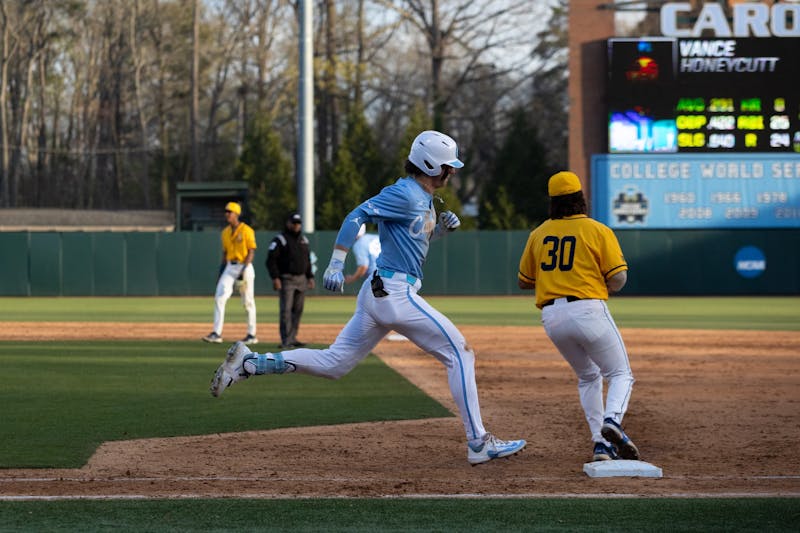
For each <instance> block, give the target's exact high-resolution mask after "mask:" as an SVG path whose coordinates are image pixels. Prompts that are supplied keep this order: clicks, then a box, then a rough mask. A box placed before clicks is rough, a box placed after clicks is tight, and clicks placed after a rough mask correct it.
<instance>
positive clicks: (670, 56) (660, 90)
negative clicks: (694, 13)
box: [607, 37, 800, 154]
mask: <svg viewBox="0 0 800 533" xmlns="http://www.w3.org/2000/svg"><path fill="white" fill-rule="evenodd" d="M608 77H609V79H608V90H607V98H608V152H609V153H611V154H614V153H620V154H624V153H633V154H635V153H651V154H652V153H709V152H718V153H756V152H759V153H763V152H797V153H800V39H798V38H775V37H767V38H711V39H707V38H686V39H684V38H670V37H642V38H636V39H609V40H608Z"/></svg>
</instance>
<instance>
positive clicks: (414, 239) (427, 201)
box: [211, 131, 526, 465]
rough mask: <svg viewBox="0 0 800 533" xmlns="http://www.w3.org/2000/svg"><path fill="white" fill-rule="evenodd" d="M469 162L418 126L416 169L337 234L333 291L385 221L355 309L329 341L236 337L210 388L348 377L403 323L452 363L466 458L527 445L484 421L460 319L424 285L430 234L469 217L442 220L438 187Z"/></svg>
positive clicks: (478, 459)
mask: <svg viewBox="0 0 800 533" xmlns="http://www.w3.org/2000/svg"><path fill="white" fill-rule="evenodd" d="M462 166H463V163H462V162H461V161H460V160H459V159H458V146H457V145H456V142H455V141H454V140H453V139H451V138H450V137H449V136H447V135H444V134H442V133H439V132H436V131H424V132H422V133H420V134H419V135H418V136H417V137H416V139H414V142H413V144H412V146H411V151H410V153H409V156H408V161H407V162H406V165H405V170H406V172H408V176H407V177H404V178H400V179H398V180H397V182H395V183H394V184H393V185H390V186H388V187H385V188H384V189H383V190H382V191H381V192H380V193H379V194H378V195H376V196H374V197H372V198H370V199H368V200H366V201H365V202H363V203H362V204H361V205H359V206H358V207H356V208H355V209H354V210H353V211H351V212H350V213H349V214H348V215H347V216H346V217H345V220H344V222H343V223H342V226H341V228H340V230H339V234H338V235H337V237H336V243H335V246H334V250H333V254H332V256H331V260H330V263H329V265H328V268H327V269H326V270H325V274H324V276H323V283H324V286H325V288H326V289H328V290H331V291H334V292H340V291H342V290H343V287H344V275H343V273H342V270H343V269H344V262H345V258H346V257H347V252H348V250H349V249H350V248H351V247H352V246H353V243H354V242H355V240H356V235H357V233H358V231H359V229H360V228H361V226H362V224H364V223H365V222H372V223H376V224H377V225H378V235H379V237H380V241H381V254H380V256H379V257H378V261H377V269H376V270H375V271H374V272H373V273H372V276H371V277H370V278H369V279H367V280H365V281H364V283H363V284H362V286H361V290H360V291H359V294H358V298H357V304H356V310H355V313H354V314H353V317H352V318H351V319H350V321H349V322H348V323H347V325H346V326H345V327H344V329H343V330H342V331H341V333H339V336H338V337H337V338H336V340H335V341H334V343H333V344H332V345H331V346H330V347H328V348H326V349H323V350H311V349H304V348H301V349H296V350H291V351H284V352H278V353H274V354H273V353H264V354H259V353H252V352H250V350H249V349H248V348H247V347H246V346H245V345H244V344H242V343H236V344H234V345H233V346H231V348H230V349H229V350H228V354H227V357H226V359H225V361H223V363H222V364H221V365H220V367H219V368H218V369H217V371H216V373H215V375H214V379H213V380H212V382H211V393H212V394H213V395H214V396H219V395H220V394H221V393H222V392H223V391H224V390H225V389H226V388H228V387H230V386H231V385H233V384H234V383H237V382H239V381H241V380H244V379H247V378H249V377H250V376H253V375H261V374H283V373H287V372H299V373H303V374H310V375H314V376H321V377H326V378H330V379H337V378H340V377H342V376H344V375H345V374H347V373H348V372H350V371H351V370H352V369H353V368H354V367H355V366H356V365H357V364H358V362H359V361H361V360H362V359H364V357H366V356H367V354H369V352H370V351H371V350H372V349H373V348H374V347H375V345H376V344H377V343H378V341H380V339H382V338H383V337H384V335H386V334H387V333H388V332H389V331H391V330H396V331H397V332H398V333H400V334H402V335H405V336H406V337H408V338H409V339H410V340H411V341H413V342H414V343H415V344H416V345H417V346H419V347H420V348H422V349H423V350H425V351H426V352H428V353H430V354H431V355H433V356H434V357H436V358H437V359H438V360H439V361H441V363H442V364H444V366H445V368H446V369H447V377H448V383H449V385H450V392H451V394H452V395H453V399H454V400H455V403H456V405H457V406H458V410H459V413H460V415H461V420H462V422H463V425H464V430H465V432H466V435H467V460H468V461H469V462H470V463H471V464H473V465H475V464H479V463H484V462H487V461H490V460H492V459H497V458H499V457H506V456H510V455H513V454H516V453H517V452H519V451H521V450H522V449H523V448H524V447H525V444H526V442H525V441H524V440H510V441H503V440H500V439H498V438H497V437H495V436H493V435H492V434H491V433H489V432H487V431H486V429H484V426H483V421H482V420H481V412H480V405H479V403H478V391H477V386H476V384H475V355H474V353H473V351H472V349H471V348H470V347H469V345H468V344H467V342H466V340H465V339H464V336H463V335H462V334H461V332H460V331H459V330H458V329H457V328H456V327H455V326H454V325H453V323H452V322H451V321H450V320H449V319H448V318H447V317H445V316H444V315H443V314H442V313H440V312H439V311H437V310H436V309H434V308H433V307H431V306H430V304H428V302H426V301H425V300H424V299H423V298H422V297H421V296H420V295H419V294H418V291H419V289H420V287H422V265H423V263H424V262H425V258H426V256H427V254H428V247H429V245H430V241H432V240H434V239H437V238H440V237H442V236H444V235H446V234H447V232H448V231H453V230H455V229H456V228H458V227H459V226H460V224H461V221H460V220H459V219H458V217H457V216H456V215H455V214H454V213H452V212H449V211H446V212H443V213H441V214H440V215H439V220H438V223H437V220H436V212H435V210H434V207H433V192H434V190H435V189H438V188H440V187H444V186H446V185H447V182H448V179H449V178H450V176H451V175H453V174H454V173H455V169H456V168H461V167H462Z"/></svg>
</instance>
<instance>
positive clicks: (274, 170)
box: [236, 116, 297, 229]
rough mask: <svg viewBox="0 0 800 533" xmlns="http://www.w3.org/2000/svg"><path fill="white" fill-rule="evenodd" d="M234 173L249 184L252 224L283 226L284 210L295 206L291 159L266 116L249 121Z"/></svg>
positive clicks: (261, 227) (275, 227)
mask: <svg viewBox="0 0 800 533" xmlns="http://www.w3.org/2000/svg"><path fill="white" fill-rule="evenodd" d="M236 175H237V177H238V178H239V179H242V180H244V181H246V182H247V183H248V185H249V199H248V200H249V206H250V211H251V213H252V226H253V227H254V228H256V229H283V225H284V222H285V218H286V214H287V213H288V212H289V211H292V210H295V209H297V195H296V192H295V186H294V185H295V184H294V180H293V179H292V163H291V159H290V158H289V157H288V156H287V155H286V153H285V152H284V150H283V146H282V145H281V140H280V136H279V135H278V133H277V132H276V131H275V130H274V129H273V128H272V124H271V122H270V121H269V119H268V117H266V116H261V117H259V118H257V119H255V120H253V122H252V123H251V125H250V128H249V129H248V132H247V134H246V135H245V138H244V144H243V148H242V153H241V155H240V156H239V159H238V161H237V164H236Z"/></svg>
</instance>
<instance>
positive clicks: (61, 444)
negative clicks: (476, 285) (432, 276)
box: [0, 341, 453, 529]
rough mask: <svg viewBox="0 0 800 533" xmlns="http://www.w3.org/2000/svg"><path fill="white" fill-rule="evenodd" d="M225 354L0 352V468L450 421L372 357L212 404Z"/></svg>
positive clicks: (80, 348) (69, 345)
mask: <svg viewBox="0 0 800 533" xmlns="http://www.w3.org/2000/svg"><path fill="white" fill-rule="evenodd" d="M224 354H225V348H223V347H221V346H219V345H209V344H205V343H201V342H186V341H183V342H169V343H165V342H132V341H131V342H116V341H115V342H0V361H2V362H3V375H4V379H3V383H4V385H3V387H2V388H0V405H2V411H3V413H2V420H3V428H2V433H3V437H2V438H1V439H0V468H22V467H34V468H37V467H58V468H79V467H80V466H82V465H83V464H85V462H86V461H87V459H88V458H89V456H90V455H91V454H92V453H93V452H94V451H95V449H96V448H97V446H98V445H100V444H101V443H102V442H105V441H112V440H121V439H135V438H145V437H169V436H178V435H205V434H211V433H223V432H231V431H245V430H260V429H273V428H279V427H292V426H294V427H300V426H311V425H318V424H342V423H348V422H364V421H376V420H402V419H416V418H428V417H444V416H453V415H452V414H451V413H450V412H449V411H448V410H447V409H445V408H444V407H443V406H442V405H440V404H439V403H437V402H436V401H434V400H433V399H431V398H430V397H428V396H427V395H425V394H424V393H422V391H420V390H419V389H417V388H416V387H415V386H413V385H412V384H411V383H409V382H408V381H407V380H406V379H405V378H403V377H402V376H400V375H399V374H397V373H396V372H395V371H393V370H392V369H390V368H389V367H387V366H386V365H385V364H383V362H381V361H380V360H379V359H378V358H376V357H374V356H370V357H368V358H367V359H366V360H365V361H363V362H362V363H361V364H359V365H358V367H356V369H355V370H353V371H352V372H351V373H350V374H348V375H347V376H345V377H344V378H342V379H340V380H338V381H336V382H334V381H330V380H326V379H320V378H314V377H310V376H302V375H299V374H298V375H286V376H269V377H265V378H259V380H261V382H259V380H256V379H253V380H249V381H246V382H243V383H241V384H238V385H237V386H236V387H234V388H232V389H230V390H228V391H226V392H225V394H224V395H222V396H221V397H220V398H213V397H212V396H211V394H210V393H209V392H208V386H209V382H210V380H211V377H212V374H213V372H214V371H215V370H216V368H217V366H218V365H219V364H220V362H221V361H222V359H223V357H224ZM267 380H269V384H268V385H269V386H267V383H266V381H267ZM276 406H279V407H276ZM259 407H261V408H259ZM0 529H2V524H0Z"/></svg>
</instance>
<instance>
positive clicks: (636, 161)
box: [591, 153, 800, 229]
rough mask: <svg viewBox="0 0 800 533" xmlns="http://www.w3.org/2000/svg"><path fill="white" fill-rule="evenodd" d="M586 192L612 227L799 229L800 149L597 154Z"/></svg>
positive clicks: (594, 213)
mask: <svg viewBox="0 0 800 533" xmlns="http://www.w3.org/2000/svg"><path fill="white" fill-rule="evenodd" d="M592 199H593V200H592V205H591V207H592V216H593V217H594V218H596V219H597V220H599V221H601V222H603V223H604V224H606V225H608V226H609V227H611V228H614V229H645V228H647V229H715V228H798V227H800V155H798V154H791V153H787V154H783V155H777V154H773V153H770V154H730V153H728V154H721V153H717V154H709V153H704V154H680V155H678V154H670V155H667V154H648V155H638V154H637V155H634V154H624V155H623V154H603V155H596V156H594V157H593V158H592Z"/></svg>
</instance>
